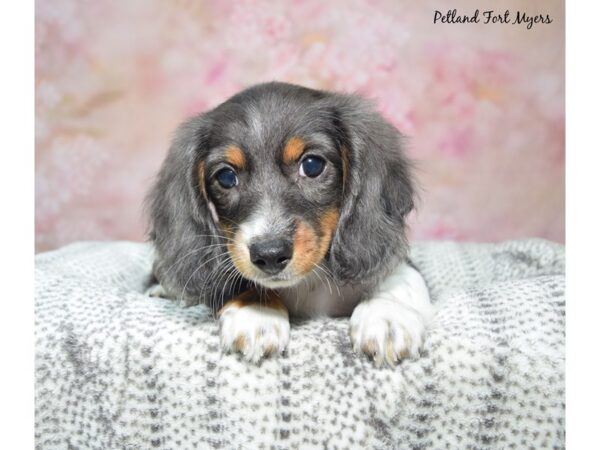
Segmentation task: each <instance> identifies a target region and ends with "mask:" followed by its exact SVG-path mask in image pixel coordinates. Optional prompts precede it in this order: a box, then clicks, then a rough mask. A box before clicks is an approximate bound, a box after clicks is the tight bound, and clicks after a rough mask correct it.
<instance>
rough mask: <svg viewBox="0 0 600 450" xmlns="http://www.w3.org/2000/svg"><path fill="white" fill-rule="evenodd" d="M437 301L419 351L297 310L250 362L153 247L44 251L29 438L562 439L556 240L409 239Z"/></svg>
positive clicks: (165, 442) (401, 444)
mask: <svg viewBox="0 0 600 450" xmlns="http://www.w3.org/2000/svg"><path fill="white" fill-rule="evenodd" d="M411 259H412V261H413V262H414V263H415V265H416V266H417V267H418V268H419V269H420V271H421V272H422V274H423V276H424V277H425V279H426V281H427V283H428V285H429V288H430V289H431V294H432V299H433V302H434V304H435V305H436V307H437V313H436V317H435V321H434V323H433V324H432V325H431V329H430V330H429V334H428V337H427V340H426V342H425V347H424V349H423V351H422V352H421V356H420V358H418V359H414V360H404V361H403V362H401V363H400V364H399V365H398V366H397V367H396V368H395V369H390V368H381V369H377V368H375V367H374V366H373V364H372V362H371V361H369V360H367V359H366V358H364V357H362V356H360V357H359V356H357V355H355V354H354V353H353V352H352V347H351V345H350V339H349V337H348V319H346V318H340V319H328V318H323V319H317V320H308V321H292V327H291V336H290V343H289V348H288V350H287V353H286V354H284V355H283V356H282V357H279V358H270V359H267V360H264V361H263V362H262V363H261V364H260V365H258V366H256V365H253V364H250V363H247V362H245V361H243V360H242V359H241V358H240V357H239V356H238V355H224V354H221V351H220V349H219V339H218V327H217V323H216V322H215V320H214V319H213V317H212V314H211V313H210V312H209V311H208V310H207V309H206V308H205V307H204V306H194V307H190V308H184V307H182V306H180V305H178V304H177V302H173V301H170V300H166V299H162V298H152V297H149V296H147V295H146V294H145V292H146V290H147V288H148V287H149V285H148V283H149V280H150V268H151V260H152V250H151V247H150V246H148V245H145V244H137V243H128V242H115V243H80V244H74V245H70V246H68V247H65V248H63V249H60V250H57V251H53V252H49V253H45V254H40V255H38V256H36V302H35V312H36V317H35V328H36V401H35V410H36V418H35V437H36V448H37V449H103V450H106V449H131V450H132V449H152V448H159V449H192V448H197V449H202V448H222V449H237V448H248V449H254V448H276V449H288V448H330V449H333V448H360V449H370V448H376V449H416V448H423V449H424V448H432V449H485V448H494V449H509V448H515V449H522V448H531V449H540V448H563V447H564V437H565V436H564V320H565V317H564V306H565V297H564V248H563V246H561V245H558V244H554V243H550V242H547V241H543V240H521V241H510V242H504V243H501V244H456V243H450V242H437V243H422V244H416V245H415V246H414V248H413V251H412V256H411Z"/></svg>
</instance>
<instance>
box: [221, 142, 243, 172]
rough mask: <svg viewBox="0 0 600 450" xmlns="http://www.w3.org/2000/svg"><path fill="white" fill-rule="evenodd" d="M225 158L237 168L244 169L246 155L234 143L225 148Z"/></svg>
mask: <svg viewBox="0 0 600 450" xmlns="http://www.w3.org/2000/svg"><path fill="white" fill-rule="evenodd" d="M225 160H226V161H227V162H228V163H229V164H231V165H232V166H234V167H236V168H238V169H244V168H245V167H246V157H245V156H244V152H243V151H242V149H241V148H239V147H236V146H234V145H232V146H230V147H227V150H225Z"/></svg>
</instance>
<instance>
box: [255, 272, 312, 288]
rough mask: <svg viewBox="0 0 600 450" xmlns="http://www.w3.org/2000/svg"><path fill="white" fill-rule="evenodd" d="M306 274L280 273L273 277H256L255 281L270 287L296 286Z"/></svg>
mask: <svg viewBox="0 0 600 450" xmlns="http://www.w3.org/2000/svg"><path fill="white" fill-rule="evenodd" d="M304 277H305V276H304V275H299V276H292V275H287V274H278V275H274V276H271V277H264V278H254V279H253V281H254V282H255V283H256V284H258V285H260V286H263V287H266V288H268V289H282V288H289V287H293V286H296V285H297V284H298V283H300V282H301V281H302V279H303V278H304Z"/></svg>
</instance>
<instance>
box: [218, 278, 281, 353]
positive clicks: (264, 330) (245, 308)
mask: <svg viewBox="0 0 600 450" xmlns="http://www.w3.org/2000/svg"><path fill="white" fill-rule="evenodd" d="M218 315H219V327H220V334H221V347H222V348H223V350H225V351H228V352H229V351H236V352H240V353H241V354H242V355H244V357H245V358H246V359H247V360H249V361H253V362H258V361H259V360H260V359H261V358H262V357H263V356H268V355H270V354H274V353H281V352H282V351H283V350H284V349H285V348H286V346H287V343H288V340H289V337H290V322H289V318H288V311H287V309H286V308H285V306H283V304H282V303H281V301H280V299H279V296H278V295H277V294H276V293H275V292H274V291H268V292H267V293H266V295H264V296H263V297H262V298H261V297H259V293H258V292H257V291H256V290H254V289H252V290H249V291H246V292H244V293H242V294H240V295H238V296H237V297H235V298H233V299H231V300H229V301H228V302H227V303H225V305H224V306H223V308H221V309H220V310H219V313H218Z"/></svg>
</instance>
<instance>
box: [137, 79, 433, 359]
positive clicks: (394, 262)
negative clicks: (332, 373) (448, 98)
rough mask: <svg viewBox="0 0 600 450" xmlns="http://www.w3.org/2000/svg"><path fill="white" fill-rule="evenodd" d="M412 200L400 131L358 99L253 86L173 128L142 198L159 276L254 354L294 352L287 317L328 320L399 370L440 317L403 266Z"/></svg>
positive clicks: (167, 288)
mask: <svg viewBox="0 0 600 450" xmlns="http://www.w3.org/2000/svg"><path fill="white" fill-rule="evenodd" d="M413 195H414V184H413V181H412V178H411V173H410V165H409V163H408V161H407V159H406V157H405V154H404V151H403V147H402V136H401V135H400V133H399V132H398V131H397V130H396V129H395V128H394V127H393V126H392V125H390V124H389V123H388V122H386V121H385V120H384V119H383V118H382V117H381V116H380V115H379V114H378V113H377V112H375V111H374V110H373V108H372V107H371V106H370V104H369V103H368V102H366V101H365V100H364V99H361V98H360V97H357V96H352V95H343V94H337V93H331V92H325V91H318V90H313V89H308V88H304V87H301V86H295V85H291V84H286V83H276V82H273V83H266V84H260V85H257V86H253V87H251V88H249V89H246V90H244V91H242V92H240V93H238V94H237V95H234V96H233V97H231V98H230V99H229V100H227V101H226V102H224V103H222V104H221V105H219V106H217V107H216V108H214V109H212V110H210V111H208V112H205V113H202V114H200V115H198V116H196V117H193V118H191V119H189V120H187V121H186V122H184V123H183V124H182V125H181V126H180V127H179V129H178V130H177V132H176V135H175V138H174V140H173V144H172V146H171V149H170V151H169V153H168V155H167V157H166V159H165V161H164V163H163V165H162V168H161V169H160V172H159V174H158V177H157V181H156V183H155V185H154V186H153V188H152V190H151V192H150V194H149V196H148V199H147V200H148V202H147V205H148V209H149V215H150V238H151V240H152V242H153V243H154V246H155V249H156V256H155V261H154V268H153V272H154V275H155V277H156V278H157V280H158V281H159V282H160V285H161V289H162V291H163V293H164V294H165V295H166V296H168V297H172V298H181V299H184V300H185V301H186V303H187V304H188V305H193V304H198V303H204V304H206V305H209V306H210V307H211V308H213V309H214V311H215V312H217V314H218V318H219V325H220V338H221V345H222V347H223V349H224V350H225V351H235V352H240V353H241V354H242V355H244V357H245V358H247V359H248V360H251V361H255V362H256V361H259V360H260V359H261V358H263V357H265V356H267V355H270V354H276V353H280V352H282V351H283V350H284V349H285V348H286V346H287V344H288V340H289V334H290V325H289V316H290V315H291V316H297V317H315V316H320V315H326V316H350V317H351V319H350V329H349V332H350V339H351V341H352V343H353V346H354V349H355V351H356V352H363V353H365V354H367V355H369V356H371V357H372V358H373V359H374V361H375V363H376V364H378V365H380V364H382V363H383V362H386V363H387V364H389V365H394V364H396V363H397V362H398V361H399V360H400V359H402V358H403V357H406V356H415V355H417V354H418V351H419V348H420V347H421V345H422V343H423V339H424V335H425V330H426V326H427V323H428V320H429V318H430V317H431V315H432V307H431V303H430V299H429V293H428V290H427V287H426V285H425V282H424V280H423V278H422V276H421V275H420V274H419V272H418V271H417V270H415V268H414V267H412V266H411V265H410V264H409V263H408V260H407V255H408V243H407V239H406V235H405V218H406V215H407V214H408V213H409V212H410V211H411V210H412V208H413Z"/></svg>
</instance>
